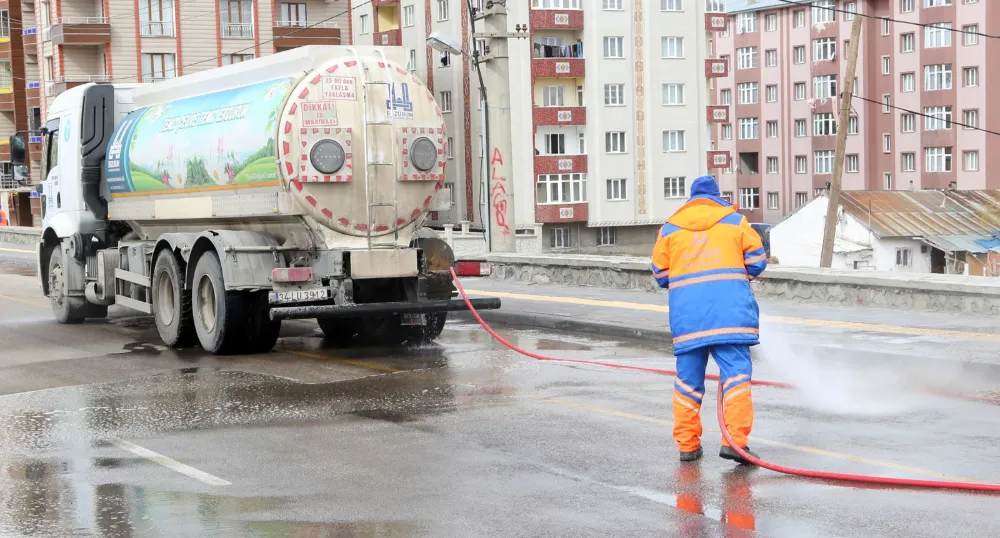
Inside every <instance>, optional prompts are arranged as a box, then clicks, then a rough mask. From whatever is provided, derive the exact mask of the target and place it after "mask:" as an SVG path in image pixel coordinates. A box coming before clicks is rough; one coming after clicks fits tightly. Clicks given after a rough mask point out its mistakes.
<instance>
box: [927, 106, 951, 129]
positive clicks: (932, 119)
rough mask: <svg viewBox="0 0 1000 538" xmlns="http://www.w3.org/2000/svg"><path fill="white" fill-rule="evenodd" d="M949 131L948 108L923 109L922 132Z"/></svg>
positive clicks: (949, 109)
mask: <svg viewBox="0 0 1000 538" xmlns="http://www.w3.org/2000/svg"><path fill="white" fill-rule="evenodd" d="M947 129H951V107H950V106H928V107H924V130H925V131H943V130H947Z"/></svg>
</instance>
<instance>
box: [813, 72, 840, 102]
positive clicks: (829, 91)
mask: <svg viewBox="0 0 1000 538" xmlns="http://www.w3.org/2000/svg"><path fill="white" fill-rule="evenodd" d="M835 95H837V76H836V75H820V76H818V77H813V97H815V98H816V99H829V98H831V97H834V96H835Z"/></svg>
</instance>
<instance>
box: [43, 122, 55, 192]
mask: <svg viewBox="0 0 1000 538" xmlns="http://www.w3.org/2000/svg"><path fill="white" fill-rule="evenodd" d="M45 128H46V129H47V132H46V134H45V148H44V149H43V150H42V159H43V162H42V172H43V174H44V177H45V178H48V177H49V172H51V171H52V169H53V168H55V167H56V165H58V164H59V118H56V119H54V120H49V122H48V123H46V124H45Z"/></svg>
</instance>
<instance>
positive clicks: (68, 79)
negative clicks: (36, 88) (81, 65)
mask: <svg viewBox="0 0 1000 538" xmlns="http://www.w3.org/2000/svg"><path fill="white" fill-rule="evenodd" d="M110 81H111V77H109V76H107V75H69V76H65V77H56V78H53V79H52V80H51V81H50V82H49V83H48V91H47V92H46V93H47V94H48V95H51V96H56V95H59V94H60V93H62V92H64V91H66V90H68V89H70V88H75V87H77V86H82V85H84V84H88V83H90V82H97V83H101V82H110Z"/></svg>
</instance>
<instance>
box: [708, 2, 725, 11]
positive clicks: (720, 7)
mask: <svg viewBox="0 0 1000 538" xmlns="http://www.w3.org/2000/svg"><path fill="white" fill-rule="evenodd" d="M725 11H726V0H705V13H725Z"/></svg>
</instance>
